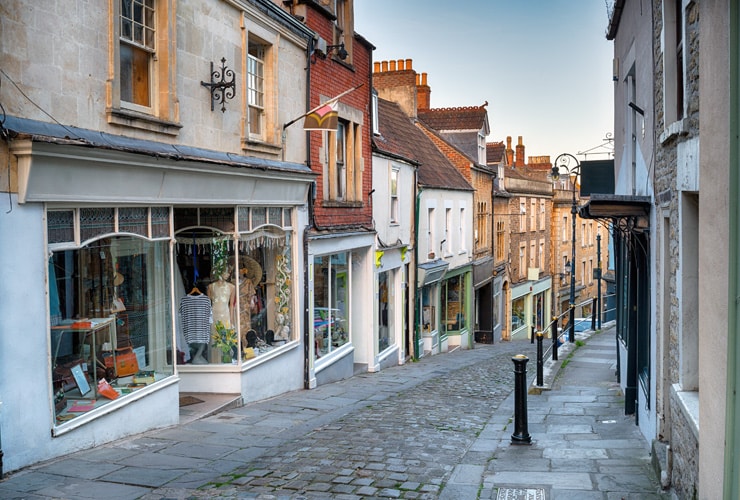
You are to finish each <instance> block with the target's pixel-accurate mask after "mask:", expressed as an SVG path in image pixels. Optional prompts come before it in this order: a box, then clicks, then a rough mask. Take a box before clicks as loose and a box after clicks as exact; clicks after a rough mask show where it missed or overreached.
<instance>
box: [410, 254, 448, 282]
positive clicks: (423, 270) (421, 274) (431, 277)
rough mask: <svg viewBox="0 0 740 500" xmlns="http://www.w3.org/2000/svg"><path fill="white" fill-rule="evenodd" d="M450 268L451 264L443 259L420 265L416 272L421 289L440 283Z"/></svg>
mask: <svg viewBox="0 0 740 500" xmlns="http://www.w3.org/2000/svg"><path fill="white" fill-rule="evenodd" d="M449 266H450V263H449V262H447V261H445V260H442V259H440V260H435V261H432V262H425V263H423V264H419V265H418V266H417V271H416V272H417V275H418V276H417V282H418V283H419V288H421V287H424V286H427V285H431V284H432V283H436V282H437V281H440V280H441V279H442V277H443V276H444V275H445V273H446V272H447V268H448V267H449Z"/></svg>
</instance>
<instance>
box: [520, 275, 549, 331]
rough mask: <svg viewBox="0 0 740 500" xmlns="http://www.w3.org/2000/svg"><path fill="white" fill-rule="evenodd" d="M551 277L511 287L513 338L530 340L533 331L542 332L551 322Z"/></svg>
mask: <svg viewBox="0 0 740 500" xmlns="http://www.w3.org/2000/svg"><path fill="white" fill-rule="evenodd" d="M551 283H552V280H551V278H550V277H549V276H547V277H545V278H543V279H540V280H539V281H527V282H524V283H521V284H519V285H515V286H512V287H511V338H512V340H514V339H529V338H531V335H532V330H533V329H534V330H535V331H542V330H544V328H546V327H547V326H548V325H549V322H550V318H549V316H550V314H549V311H550V310H551V309H550V307H551V306H550V296H551V292H550V288H551Z"/></svg>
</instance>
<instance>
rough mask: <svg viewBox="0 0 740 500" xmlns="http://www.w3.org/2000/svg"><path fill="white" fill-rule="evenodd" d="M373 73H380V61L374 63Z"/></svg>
mask: <svg viewBox="0 0 740 500" xmlns="http://www.w3.org/2000/svg"><path fill="white" fill-rule="evenodd" d="M373 73H380V61H375V62H374V63H373Z"/></svg>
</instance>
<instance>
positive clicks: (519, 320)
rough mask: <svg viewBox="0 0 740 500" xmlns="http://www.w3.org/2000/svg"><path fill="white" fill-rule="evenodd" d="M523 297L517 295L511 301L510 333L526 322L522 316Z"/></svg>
mask: <svg viewBox="0 0 740 500" xmlns="http://www.w3.org/2000/svg"><path fill="white" fill-rule="evenodd" d="M524 299H525V297H519V298H518V299H514V300H513V301H512V302H511V331H512V333H513V332H515V331H516V330H518V329H519V328H522V327H523V326H525V325H526V324H527V322H526V318H525V317H524V306H525V302H524Z"/></svg>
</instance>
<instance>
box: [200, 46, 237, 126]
mask: <svg viewBox="0 0 740 500" xmlns="http://www.w3.org/2000/svg"><path fill="white" fill-rule="evenodd" d="M226 78H229V80H226ZM200 84H201V85H203V86H204V87H206V88H208V89H209V90H210V91H211V111H213V103H214V102H220V103H221V112H222V113H223V112H225V111H226V100H227V99H233V98H234V95H235V94H236V84H235V83H234V70H232V69H228V68H227V67H226V58H225V57H222V58H221V69H216V70H214V69H213V62H211V83H208V82H204V81H201V82H200Z"/></svg>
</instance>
